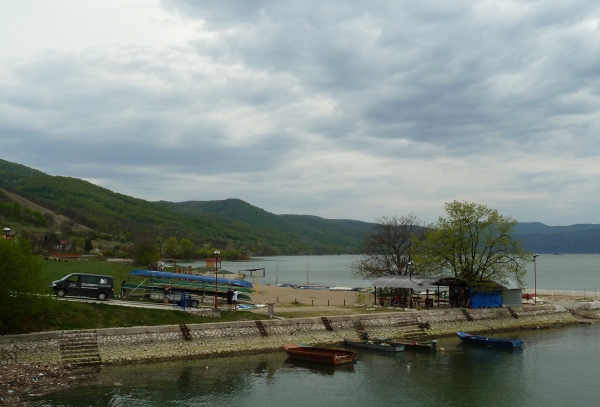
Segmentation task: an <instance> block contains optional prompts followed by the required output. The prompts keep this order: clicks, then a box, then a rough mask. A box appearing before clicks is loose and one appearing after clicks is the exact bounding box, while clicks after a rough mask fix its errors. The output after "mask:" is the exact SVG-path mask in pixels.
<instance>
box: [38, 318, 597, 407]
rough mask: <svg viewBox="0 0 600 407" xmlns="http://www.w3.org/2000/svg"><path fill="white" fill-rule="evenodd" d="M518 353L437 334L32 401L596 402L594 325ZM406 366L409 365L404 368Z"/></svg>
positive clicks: (132, 374)
mask: <svg viewBox="0 0 600 407" xmlns="http://www.w3.org/2000/svg"><path fill="white" fill-rule="evenodd" d="M496 336H504V337H509V338H519V339H523V340H524V341H525V345H524V348H523V350H522V351H512V350H504V349H494V348H478V347H473V346H466V345H463V344H462V343H460V342H459V341H458V340H457V339H454V338H446V339H441V340H440V341H439V342H440V346H441V347H444V348H445V351H444V352H441V351H440V352H437V353H422V352H408V351H407V352H403V353H399V354H397V355H385V354H379V353H372V352H369V351H364V350H360V351H359V352H358V356H357V362H356V363H355V364H354V365H351V366H347V367H342V368H333V367H331V368H328V367H324V366H320V365H317V364H308V363H294V362H292V363H289V361H287V358H286V356H285V354H284V353H283V352H274V353H267V354H262V355H256V356H245V357H242V356H235V357H223V358H218V359H198V360H187V361H174V362H161V363H152V364H137V365H132V366H121V367H105V368H103V369H102V370H101V371H99V373H98V374H97V377H96V378H95V379H94V383H93V385H92V386H91V387H84V388H78V389H70V390H67V391H64V392H59V393H55V394H51V395H47V396H43V400H41V401H40V400H39V399H38V400H36V401H34V402H33V403H32V405H35V406H47V407H50V406H52V407H58V406H61V407H68V406H128V407H133V406H234V405H238V406H239V405H245V406H264V407H269V406H273V407H281V406H344V407H355V406H356V407H364V406H385V407H389V406H390V405H409V406H451V407H453V406H486V407H489V406H503V407H504V406H527V407H531V406H544V407H549V406H572V405H575V404H576V405H585V406H594V405H598V398H599V397H600V390H599V389H598V374H599V373H600V325H591V326H577V327H570V328H560V329H553V330H540V331H532V332H518V333H505V334H498V335H496ZM409 367H410V368H409Z"/></svg>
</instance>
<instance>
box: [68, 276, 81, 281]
mask: <svg viewBox="0 0 600 407" xmlns="http://www.w3.org/2000/svg"><path fill="white" fill-rule="evenodd" d="M78 280H79V276H78V275H74V276H71V277H69V278H68V279H67V282H69V283H76V282H77V281H78Z"/></svg>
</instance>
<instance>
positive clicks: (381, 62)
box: [0, 0, 600, 225]
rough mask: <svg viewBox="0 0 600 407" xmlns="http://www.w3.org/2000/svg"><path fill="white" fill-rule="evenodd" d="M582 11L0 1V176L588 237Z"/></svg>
mask: <svg viewBox="0 0 600 407" xmlns="http://www.w3.org/2000/svg"><path fill="white" fill-rule="evenodd" d="M599 22H600V3H598V2H597V1H591V0H589V1H588V0H569V1H556V0H544V1H529V0H522V1H502V0H494V1H477V0H453V1H439V0H435V1H429V0H421V1H412V0H411V1H404V0H382V1H369V2H365V1H343V0H336V1H329V0H318V1H317V0H315V1H299V0H294V1H288V0H277V1H270V0H262V1H261V0H256V1H248V0H235V1H223V0H221V1H216V0H214V1H212V0H204V1H196V0H164V1H158V0H155V1H149V0H102V1H92V0H87V1H81V0H52V1H49V0H38V1H35V0H19V1H14V0H0V158H3V159H6V160H9V161H12V162H17V163H20V164H23V165H26V166H29V167H33V168H36V169H39V170H41V171H44V172H46V173H48V174H50V175H65V176H72V177H76V178H83V179H86V180H88V181H90V182H92V183H94V184H97V185H100V186H103V187H105V188H108V189H111V190H113V191H115V192H120V193H123V194H126V195H131V196H134V197H138V198H143V199H147V200H169V201H177V202H179V201H187V200H217V199H226V198H240V199H243V200H245V201H246V202H248V203H250V204H252V205H255V206H258V207H260V208H263V209H265V210H267V211H269V212H273V213H276V214H283V213H293V214H310V215H317V216H322V217H326V218H336V219H340V218H344V219H356V220H363V221H369V222H372V221H374V220H375V219H376V218H378V217H381V216H393V215H404V214H408V213H414V214H416V215H417V216H418V217H419V218H421V219H423V220H425V221H428V222H430V221H435V220H436V219H437V217H438V216H441V215H443V214H444V203H445V202H451V201H453V200H460V201H469V202H477V203H482V204H486V205H488V206H489V207H491V208H494V209H497V210H498V211H499V212H500V213H501V214H504V215H510V216H512V217H513V218H515V219H517V220H519V221H521V222H533V221H539V222H543V223H546V224H548V225H570V224H574V223H600V220H599V215H600V210H599V205H598V202H599V201H600V183H599V180H600V137H599V134H600V133H599V127H600V120H599V119H600V27H599Z"/></svg>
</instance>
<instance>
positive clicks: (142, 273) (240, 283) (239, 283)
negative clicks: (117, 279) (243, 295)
mask: <svg viewBox="0 0 600 407" xmlns="http://www.w3.org/2000/svg"><path fill="white" fill-rule="evenodd" d="M129 274H130V275H132V276H139V277H148V278H162V279H167V280H171V279H179V280H187V281H196V282H202V283H208V284H210V283H212V284H214V283H215V278H214V277H208V276H195V275H192V274H179V273H169V272H167V271H153V270H132V271H131V273H129ZM216 281H217V284H223V285H231V286H235V287H248V288H252V283H250V282H248V281H244V280H236V279H233V278H232V279H230V278H222V277H219V278H217V279H216Z"/></svg>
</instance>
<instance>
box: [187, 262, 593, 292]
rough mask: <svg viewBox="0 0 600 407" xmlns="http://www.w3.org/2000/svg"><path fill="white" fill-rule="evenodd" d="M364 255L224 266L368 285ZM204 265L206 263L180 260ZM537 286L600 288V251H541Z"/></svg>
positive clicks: (291, 278) (298, 280)
mask: <svg viewBox="0 0 600 407" xmlns="http://www.w3.org/2000/svg"><path fill="white" fill-rule="evenodd" d="M360 258H361V256H356V255H340V256H277V257H264V258H256V259H253V260H252V261H248V262H223V268H224V269H226V270H229V271H238V270H244V269H250V268H259V267H264V268H265V272H266V275H265V277H260V279H259V283H260V284H276V283H293V284H306V283H307V282H308V283H309V284H323V285H330V286H351V287H368V286H369V285H370V284H371V282H372V281H371V280H362V279H354V278H352V271H351V270H350V265H351V264H352V263H353V262H354V261H357V260H359V259H360ZM181 264H182V265H185V266H186V267H187V265H188V264H189V265H193V266H194V267H197V266H204V265H205V262H204V261H202V262H193V263H181ZM535 277H536V280H537V288H538V289H548V290H573V291H583V290H586V291H588V292H594V290H596V289H598V290H600V255H599V254H565V255H552V254H542V255H540V256H539V257H538V258H537V261H536V273H535ZM525 282H526V284H527V287H528V288H533V287H534V268H533V263H530V264H529V265H528V267H527V274H526V276H525Z"/></svg>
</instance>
